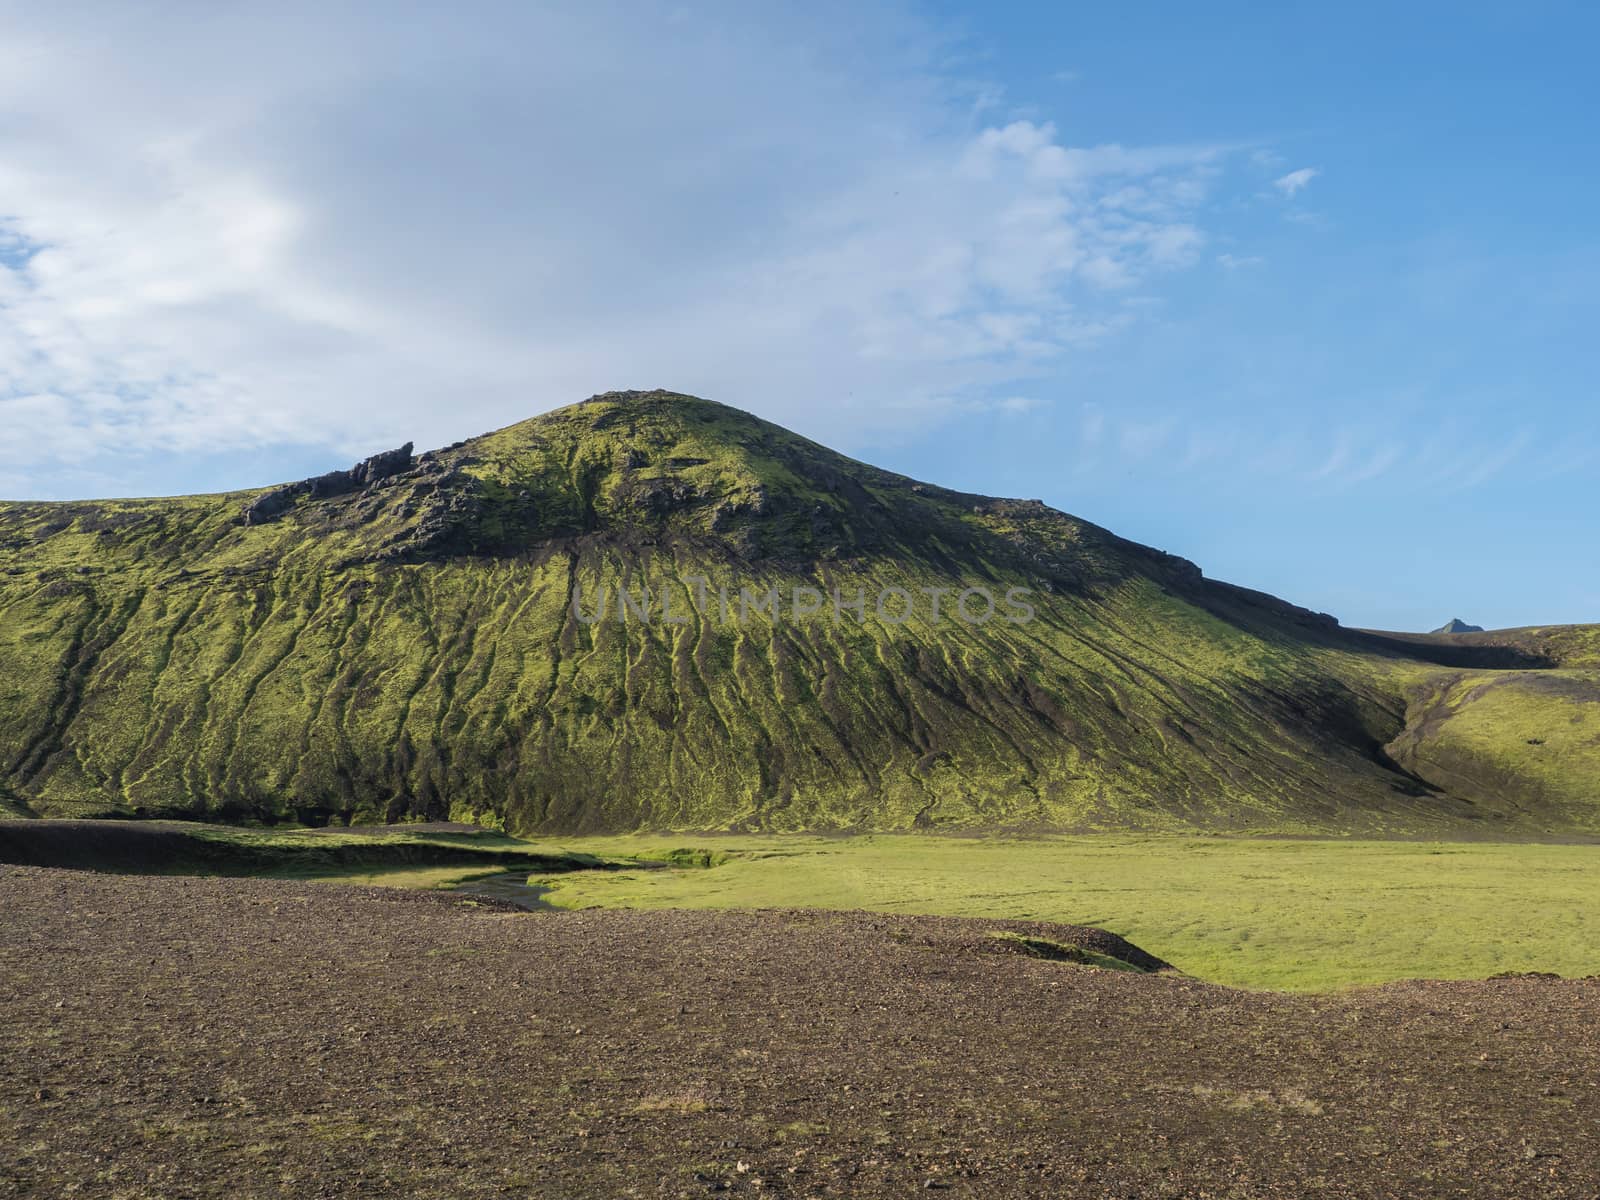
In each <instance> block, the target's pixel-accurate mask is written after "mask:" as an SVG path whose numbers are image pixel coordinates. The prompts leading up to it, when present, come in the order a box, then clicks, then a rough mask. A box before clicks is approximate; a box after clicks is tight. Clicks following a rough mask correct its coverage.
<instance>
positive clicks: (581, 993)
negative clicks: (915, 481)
mask: <svg viewBox="0 0 1600 1200" xmlns="http://www.w3.org/2000/svg"><path fill="white" fill-rule="evenodd" d="M1001 928H1009V929H1012V930H1015V931H1021V932H1028V933H1032V934H1035V935H1038V936H1044V937H1049V938H1051V939H1053V940H1055V941H1058V942H1062V943H1065V944H1071V945H1081V946H1086V947H1088V948H1090V949H1093V950H1097V951H1099V952H1101V953H1107V954H1112V955H1120V956H1122V957H1128V958H1133V957H1136V956H1137V952H1136V951H1134V950H1133V948H1132V947H1128V946H1127V945H1126V943H1122V942H1120V941H1119V940H1117V939H1112V938H1110V937H1109V935H1105V934H1100V933H1098V932H1097V931H1092V930H1084V929H1076V928H1073V927H1065V926H1037V925H1022V924H1017V923H1008V922H994V921H969V920H953V919H943V918H916V917H891V916H881V915H873V914H862V913H837V914H833V913H820V912H783V913H776V912H764V913H749V912H658V913H628V912H598V911H595V912H580V913H551V914H525V913H511V912H507V911H502V910H499V909H497V908H495V907H493V906H489V905H483V904H478V905H473V904H470V903H468V902H465V901H463V900H462V899H460V898H459V897H452V896H448V895H442V894H428V893H408V892H400V891H384V890H377V889H359V888H343V887H333V886H310V885H303V884H298V883H285V882H278V881H269V880H249V879H200V878H194V879H185V878H173V877H130V876H111V875H97V874H89V873H82V872H73V871H60V870H48V869H40V868H0V1196H7V1197H13V1196H27V1197H36V1196H37V1197H52V1198H53V1197H67V1196H79V1197H108V1198H109V1197H116V1198H134V1197H138V1198H145V1197H160V1198H162V1200H183V1198H200V1197H238V1198H246V1197H258V1196H260V1197H266V1196H272V1197H332V1196H340V1197H343V1196H374V1197H378V1196H384V1197H387V1196H393V1197H451V1198H457V1197H461V1198H475V1197H527V1196H537V1197H562V1198H566V1197H588V1196H595V1197H619V1196H661V1195H665V1196H694V1195H702V1194H708V1193H719V1192H722V1193H738V1194H745V1195H756V1194H761V1195H768V1194H778V1195H793V1196H849V1197H874V1196H905V1195H908V1194H910V1193H911V1192H913V1191H923V1190H929V1189H935V1190H944V1191H947V1192H948V1193H949V1194H952V1195H964V1196H973V1197H985V1198H987V1197H1003V1196H1067V1197H1073V1196H1086V1197H1087V1196H1095V1197H1101V1196H1120V1197H1161V1196H1167V1197H1180V1196H1181V1197H1264V1196H1281V1197H1299V1196H1328V1197H1334V1196H1363V1197H1366V1196H1373V1197H1376V1196H1393V1197H1408V1198H1410V1197H1423V1196H1479V1197H1514V1196H1529V1197H1532V1196H1538V1197H1560V1196H1573V1197H1585V1198H1593V1197H1595V1196H1596V1195H1597V1193H1600V1095H1597V1090H1596V1085H1597V1083H1600V980H1588V981H1581V982H1580V981H1558V980H1551V979H1514V980H1495V981H1486V982H1482V983H1413V984H1404V985H1395V986H1389V987H1383V988H1376V989H1369V990H1362V991H1354V992H1348V993H1342V994H1338V995H1323V996H1306V995H1278V994H1270V993H1259V992H1243V991H1233V990H1229V989H1225V988H1220V987H1214V986H1210V985H1206V984H1202V983H1198V982H1195V981H1193V980H1190V979H1186V978H1184V977H1183V976H1181V975H1178V974H1176V973H1173V972H1163V973H1158V974H1138V973H1133V972H1125V971H1116V970H1104V969H1099V968H1095V967H1087V966H1080V965H1075V964H1072V963H1066V962H1058V961H1048V960H1044V959H1038V958H1031V957H1027V956H1025V955H1022V954H1017V953H1010V952H1007V950H1006V946H1007V943H1005V942H1002V941H1000V940H998V939H995V938H993V937H992V936H990V934H991V932H992V931H994V930H996V929H1001Z"/></svg>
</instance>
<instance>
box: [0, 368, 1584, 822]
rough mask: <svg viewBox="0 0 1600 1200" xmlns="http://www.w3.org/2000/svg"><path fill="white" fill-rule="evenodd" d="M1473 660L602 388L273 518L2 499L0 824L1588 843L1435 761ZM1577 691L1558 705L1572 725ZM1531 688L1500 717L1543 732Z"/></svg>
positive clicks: (1516, 795)
mask: <svg viewBox="0 0 1600 1200" xmlns="http://www.w3.org/2000/svg"><path fill="white" fill-rule="evenodd" d="M797 589H799V590H798V591H797ZM930 589H931V590H930ZM964 591H965V592H966V593H967V594H966V595H965V596H963V595H962V593H963V592H964ZM624 593H626V595H627V600H626V601H624V599H623V595H624ZM858 598H859V605H858V604H857V600H858ZM602 603H603V604H604V605H605V608H604V610H603V611H602V609H601V607H600V606H601V604H602ZM935 603H938V604H940V605H941V606H942V607H941V608H940V609H939V610H938V611H937V612H935V611H934V607H933V606H934V604H935ZM991 605H992V609H991V607H990V606H991ZM1486 636H1491V635H1451V636H1449V637H1446V638H1439V639H1418V640H1414V641H1404V640H1400V639H1399V638H1397V637H1392V636H1380V635H1371V634H1363V633H1355V632H1347V631H1344V630H1341V629H1340V628H1339V627H1338V626H1337V624H1336V623H1335V622H1334V621H1333V620H1332V618H1329V617H1324V616H1319V615H1316V614H1313V613H1310V612H1307V611H1305V610H1302V609H1298V608H1295V607H1293V606H1291V605H1288V604H1284V603H1282V602H1280V601H1277V600H1275V599H1273V598H1271V597H1268V596H1263V595H1261V594H1259V593H1253V592H1249V591H1246V590H1244V589H1239V588H1233V587H1230V586H1228V585H1225V584H1220V583H1215V582H1212V581H1208V580H1205V579H1204V578H1203V577H1202V576H1201V574H1200V572H1199V570H1198V569H1197V568H1196V567H1195V566H1194V565H1193V564H1191V563H1188V562H1186V561H1184V560H1182V559H1178V558H1175V557H1172V556H1170V555H1166V554H1163V553H1161V552H1159V551H1156V550H1152V549H1149V548H1147V547H1143V546H1139V545H1136V544H1134V543H1131V542H1127V541H1124V540H1123V539H1120V538H1118V537H1116V536H1114V535H1112V534H1110V533H1108V532H1107V531H1105V530H1103V529H1100V528H1098V527H1097V526H1094V525H1091V524H1088V523H1087V522H1084V521H1080V520H1078V519H1076V518H1074V517H1070V516H1067V515H1065V514H1063V513H1059V512H1056V511H1054V510H1052V509H1050V508H1047V507H1046V506H1044V505H1043V504H1041V503H1039V502H1037V501H1017V500H995V499H990V498H987V497H983V496H975V495H967V494H962V493H957V492H951V491H947V490H944V489H941V488H938V487H933V486H930V485H925V484H920V483H916V482H914V481H912V480H910V479H906V478H904V477H902V476H898V475H894V474H890V473H888V472H884V471H880V470H877V469H875V468H872V467H869V466H866V465H864V464H861V463H858V462H855V461H853V460H851V459H848V458H845V457H843V456H841V455H838V454H835V453H833V452H831V451H829V450H827V449H825V448H823V447H821V446H818V445H816V444H815V443H812V442H809V441H807V440H805V439H803V438H800V437H798V436H796V435H794V434H792V433H789V432H787V431H785V430H783V429H781V428H779V427H777V426H774V425H771V424H769V423H767V422H765V421H761V420H759V419H757V418H755V417H752V416H750V415H748V414H746V413H743V412H740V411H738V410H736V409H732V408H727V407H724V406H722V405H718V404H713V403H710V402H707V401H703V400H696V399H692V398H690V397H685V396H679V395H676V394H672V393H666V392H648V393H637V392H620V393H608V394H606V395H603V396H598V397H595V398H594V399H593V400H590V401H587V402H585V403H583V404H579V405H574V406H572V407H569V408H565V409H561V410H558V411H556V412H553V413H550V414H548V415H546V416H543V417H538V418H535V419H533V420H531V421H526V422H523V423H521V424H519V425H515V426H512V427H510V428H508V429H504V430H501V431H499V432H496V433H492V434H489V435H486V436H484V437H481V438H477V439H474V440H472V441H468V442H464V443H458V444H457V445H455V446H453V447H450V448H448V449H445V450H441V451H437V452H433V453H428V454H423V455H421V456H420V457H413V455H412V453H411V448H410V447H409V446H408V447H402V448H401V449H400V450H396V451H391V452H388V453H386V454H382V455H376V456H374V457H373V458H371V459H368V460H367V461H366V462H364V463H362V464H359V465H358V466H357V467H355V468H353V469H351V470H349V471H338V472H332V473H330V474H328V475H324V476H321V477H318V478H316V479H311V480H305V481H301V482H300V483H296V484H291V485H286V486H283V487H278V488H271V489H262V490H259V491H252V492H240V493H235V494H229V495H220V496H203V497H184V498H177V499H161V500H130V501H105V502H94V503H72V504H9V505H0V806H4V807H5V809H6V810H7V811H9V812H12V813H21V814H35V815H68V816H81V815H96V814H109V813H123V814H127V813H133V814H141V815H196V816H205V817H208V818H213V819H237V818H251V819H269V820H277V819H282V820H299V821H306V822H315V823H320V822H324V821H329V820H335V821H341V822H342V821H348V820H351V819H358V820H395V819H401V818H411V817H422V818H442V817H453V818H457V819H481V820H487V821H493V822H501V821H503V822H504V824H505V826H506V828H508V829H509V830H512V831H515V832H532V831H540V830H552V831H553V830H611V829H632V828H640V827H662V828H665V827H674V828H691V827H692V828H738V829H799V828H905V827H939V826H977V825H996V824H1004V825H1011V826H1026V827H1101V826H1105V827H1142V828H1175V827H1200V828H1210V829H1271V830H1280V831H1288V832H1295V831H1311V830H1335V829H1337V830H1347V829H1348V830H1361V831H1389V832H1422V831H1430V830H1440V829H1445V828H1451V829H1454V828H1464V827H1473V828H1485V829H1490V828H1492V829H1496V830H1513V831H1523V832H1527V833H1534V832H1538V831H1541V830H1548V829H1561V830H1579V829H1588V828H1592V827H1594V826H1595V825H1596V824H1597V822H1596V819H1595V815H1596V813H1597V811H1600V810H1597V809H1596V807H1595V806H1594V804H1593V803H1592V802H1591V801H1590V800H1589V798H1588V797H1587V795H1585V794H1583V792H1582V789H1581V788H1572V787H1567V786H1565V785H1562V786H1555V785H1553V784H1552V783H1551V782H1550V781H1549V779H1547V778H1546V777H1545V775H1541V774H1539V773H1538V772H1535V771H1530V770H1528V769H1526V768H1525V766H1524V765H1522V764H1521V763H1520V759H1519V761H1517V762H1513V761H1511V760H1509V759H1505V760H1502V759H1499V758H1496V757H1495V755H1496V754H1497V753H1498V749H1497V746H1496V745H1494V744H1491V745H1490V746H1489V747H1488V748H1487V749H1485V748H1484V747H1483V746H1480V745H1478V744H1477V743H1476V742H1474V743H1473V747H1472V750H1471V754H1470V755H1467V757H1468V758H1470V759H1471V761H1470V762H1469V763H1467V765H1465V766H1463V765H1462V763H1463V762H1464V761H1465V760H1464V759H1463V758H1462V754H1461V753H1458V752H1457V751H1456V750H1455V749H1449V750H1448V751H1447V752H1445V753H1443V754H1442V755H1441V754H1438V753H1433V752H1432V750H1431V748H1432V747H1433V746H1434V745H1435V744H1437V745H1439V746H1447V745H1448V746H1454V744H1455V742H1454V740H1453V739H1454V738H1455V735H1456V733H1457V732H1462V733H1463V734H1464V733H1465V731H1466V728H1467V724H1468V723H1466V722H1463V721H1462V720H1461V714H1460V712H1459V711H1458V710H1459V709H1460V705H1459V703H1457V702H1455V701H1452V699H1451V693H1450V688H1452V687H1456V686H1459V684H1455V683H1451V682H1450V680H1452V679H1455V678H1456V677H1457V676H1459V675H1460V673H1461V671H1462V670H1464V669H1467V668H1468V667H1469V665H1470V664H1474V663H1479V662H1480V661H1481V660H1480V659H1478V658H1477V657H1476V656H1477V655H1478V654H1479V653H1480V651H1477V650H1473V649H1472V647H1473V646H1475V645H1477V643H1469V642H1465V639H1467V638H1479V637H1486ZM1463 644H1464V645H1466V647H1467V649H1465V650H1461V649H1458V648H1457V647H1459V646H1461V645H1463ZM1563 644H1565V643H1563ZM1485 645H1487V643H1486V644H1485ZM1492 650H1493V653H1494V654H1498V655H1506V656H1509V657H1506V658H1505V659H1504V660H1503V661H1501V660H1496V661H1495V662H1494V663H1493V664H1492V666H1476V665H1472V666H1470V669H1471V670H1472V671H1475V672H1479V673H1483V672H1488V674H1489V675H1490V676H1492V678H1493V679H1494V680H1500V679H1501V677H1502V676H1501V673H1499V672H1498V668H1501V667H1511V666H1516V667H1527V666H1529V665H1533V666H1539V667H1544V666H1547V665H1551V664H1552V663H1553V662H1555V661H1562V660H1554V659H1551V658H1550V657H1549V655H1550V645H1549V644H1548V643H1547V642H1539V643H1537V644H1530V645H1526V646H1525V645H1522V644H1521V643H1518V644H1516V645H1510V646H1500V647H1498V648H1492ZM1483 653H1487V651H1484V652H1483ZM1452 656H1454V657H1452ZM1429 660H1433V661H1429ZM1589 661H1591V660H1589V659H1583V660H1582V662H1583V663H1584V664H1585V666H1579V667H1574V668H1571V669H1570V670H1569V671H1568V672H1564V673H1563V675H1570V678H1571V682H1570V686H1569V685H1567V684H1562V685H1560V686H1559V687H1557V691H1559V692H1560V696H1559V702H1560V703H1562V704H1574V705H1577V706H1578V707H1577V709H1576V710H1575V711H1577V712H1580V713H1582V714H1583V716H1584V720H1587V719H1588V718H1587V714H1588V713H1589V712H1591V711H1600V710H1597V709H1595V708H1594V706H1593V698H1592V697H1591V696H1590V695H1589V693H1588V691H1587V690H1585V689H1587V688H1588V687H1589V684H1588V682H1587V680H1588V676H1587V675H1586V674H1585V667H1586V665H1587V663H1588V662H1589ZM1521 674H1529V672H1527V671H1523V672H1521ZM1518 677H1519V676H1517V675H1513V676H1510V677H1509V678H1511V679H1513V680H1515V679H1516V678H1518ZM1537 677H1538V678H1539V679H1541V680H1544V681H1545V682H1543V683H1541V684H1539V685H1538V687H1530V686H1527V685H1523V684H1518V683H1515V682H1512V683H1509V684H1505V685H1503V686H1502V688H1501V690H1506V689H1507V688H1509V689H1511V690H1512V691H1514V692H1515V693H1516V694H1518V695H1523V694H1527V695H1530V696H1535V697H1536V699H1537V701H1538V703H1539V704H1544V703H1545V702H1546V701H1547V700H1549V701H1551V702H1555V701H1556V700H1557V699H1558V698H1557V697H1556V696H1555V694H1554V693H1549V688H1550V687H1551V686H1553V685H1554V682H1555V680H1556V678H1557V675H1556V674H1554V673H1546V672H1541V673H1540V674H1539V675H1538V676H1537ZM1474 678H1476V676H1474ZM1462 682H1465V680H1462ZM1563 688H1564V689H1565V690H1562V689H1563ZM1440 689H1444V690H1443V692H1442V693H1441V692H1440ZM1540 689H1544V690H1540ZM1547 693H1548V694H1547ZM1580 693H1581V695H1580ZM1441 703H1442V704H1444V705H1445V709H1446V710H1448V711H1443V712H1442V711H1441V710H1440V708H1439V705H1440V704H1441ZM1475 703H1476V701H1475ZM1562 711H1563V712H1565V710H1564V709H1563V710H1562ZM1535 719H1537V720H1539V721H1543V720H1544V719H1545V718H1544V717H1539V718H1535ZM1549 719H1551V720H1554V719H1555V718H1554V717H1550V718H1549ZM1443 734H1448V735H1450V736H1449V737H1443V736H1442V735H1443ZM1473 736H1474V737H1476V736H1477V735H1475V734H1474V735H1473ZM1489 736H1490V738H1491V743H1492V742H1493V735H1492V731H1491V733H1490V734H1489ZM1523 744H1524V746H1525V745H1526V740H1524V743H1523ZM1563 754H1564V755H1566V757H1565V758H1564V759H1563V764H1564V765H1563V768H1562V769H1563V771H1567V770H1572V769H1574V764H1577V765H1579V766H1581V765H1582V764H1584V763H1586V762H1587V761H1588V760H1587V759H1586V758H1585V756H1586V755H1593V754H1594V751H1593V750H1592V749H1590V748H1589V747H1588V746H1587V743H1586V742H1585V743H1583V744H1582V745H1577V744H1574V745H1571V746H1566V745H1565V744H1564V748H1563ZM1491 763H1492V764H1494V765H1493V770H1490V768H1489V764H1491ZM1485 781H1487V782H1485Z"/></svg>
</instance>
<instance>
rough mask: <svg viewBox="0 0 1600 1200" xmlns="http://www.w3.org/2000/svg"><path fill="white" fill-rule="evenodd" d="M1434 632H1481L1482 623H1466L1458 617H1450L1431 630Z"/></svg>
mask: <svg viewBox="0 0 1600 1200" xmlns="http://www.w3.org/2000/svg"><path fill="white" fill-rule="evenodd" d="M1433 632H1434V633H1482V632H1483V626H1482V625H1468V624H1467V623H1466V622H1465V621H1463V620H1462V619H1461V618H1460V617H1452V618H1451V619H1450V620H1448V621H1446V622H1445V623H1444V624H1443V625H1441V626H1439V628H1437V629H1435V630H1434V631H1433Z"/></svg>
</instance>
